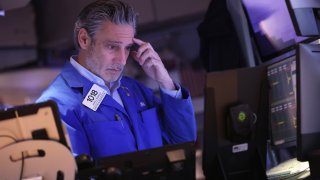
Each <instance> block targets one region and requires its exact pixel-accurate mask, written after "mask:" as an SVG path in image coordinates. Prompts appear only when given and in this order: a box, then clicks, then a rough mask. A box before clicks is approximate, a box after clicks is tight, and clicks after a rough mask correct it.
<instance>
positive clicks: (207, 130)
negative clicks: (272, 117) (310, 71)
mask: <svg viewBox="0 0 320 180" xmlns="http://www.w3.org/2000/svg"><path fill="white" fill-rule="evenodd" d="M267 85H268V84H267V79H266V68H265V66H258V67H253V68H242V69H234V70H228V71H221V72H210V73H207V75H206V84H205V96H204V97H205V104H204V115H205V117H204V135H203V153H202V165H203V172H204V175H205V176H206V179H266V177H265V164H266V144H267V136H268V132H267V130H268V128H266V127H268V113H267V112H268V106H267V105H268V98H267ZM233 107H236V108H237V109H238V110H241V111H242V110H245V109H247V110H248V109H251V110H250V111H251V112H252V113H254V114H255V115H256V117H257V118H256V122H255V123H254V125H253V127H252V126H249V129H250V130H251V133H250V135H249V136H242V135H241V134H242V133H240V135H239V136H237V134H238V133H232V134H233V136H236V137H238V138H234V137H231V136H230V133H228V132H230V129H232V127H230V123H228V122H230V114H233V113H232V112H235V111H232V110H233ZM230 110H231V111H230ZM241 111H238V112H240V113H239V114H238V115H239V116H238V115H236V117H239V118H236V119H239V120H240V121H238V124H241V123H242V122H245V121H243V120H244V119H246V117H247V116H246V115H247V114H248V113H246V111H243V112H241ZM250 111H247V112H250ZM235 127H240V129H243V128H244V127H243V126H241V125H239V126H235ZM239 137H242V138H239Z"/></svg>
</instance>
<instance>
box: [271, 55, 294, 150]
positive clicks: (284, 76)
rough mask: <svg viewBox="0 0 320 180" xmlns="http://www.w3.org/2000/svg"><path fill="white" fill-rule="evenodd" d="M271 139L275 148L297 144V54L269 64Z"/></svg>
mask: <svg viewBox="0 0 320 180" xmlns="http://www.w3.org/2000/svg"><path fill="white" fill-rule="evenodd" d="M267 77H268V82H269V122H270V139H271V144H272V145H273V147H274V148H286V147H291V146H296V127H297V106H296V61H295V56H291V57H288V58H285V59H284V60H281V61H278V62H276V63H274V64H271V65H268V66H267Z"/></svg>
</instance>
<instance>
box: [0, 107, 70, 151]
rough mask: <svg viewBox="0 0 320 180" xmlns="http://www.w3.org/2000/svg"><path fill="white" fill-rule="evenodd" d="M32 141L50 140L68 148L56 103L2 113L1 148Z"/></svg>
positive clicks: (10, 109) (0, 119)
mask: <svg viewBox="0 0 320 180" xmlns="http://www.w3.org/2000/svg"><path fill="white" fill-rule="evenodd" d="M32 139H50V140H55V141H58V142H60V143H62V144H64V145H65V146H67V147H68V144H67V141H66V137H65V134H64V131H63V127H62V124H61V120H60V118H59V114H58V107H57V105H56V104H55V102H54V101H46V102H42V103H36V104H28V105H21V106H16V107H12V108H9V109H6V110H3V111H0V148H2V147H5V146H7V145H10V144H13V143H16V142H20V141H25V140H32Z"/></svg>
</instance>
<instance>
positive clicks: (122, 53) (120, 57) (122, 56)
mask: <svg viewBox="0 0 320 180" xmlns="http://www.w3.org/2000/svg"><path fill="white" fill-rule="evenodd" d="M128 55H129V53H128V52H127V50H125V49H121V50H119V51H117V56H116V61H117V63H119V64H125V63H126V61H127V58H128Z"/></svg>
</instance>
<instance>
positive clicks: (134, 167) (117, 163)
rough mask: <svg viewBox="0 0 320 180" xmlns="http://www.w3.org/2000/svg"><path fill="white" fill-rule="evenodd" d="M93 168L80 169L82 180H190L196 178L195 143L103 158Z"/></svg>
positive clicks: (79, 174)
mask: <svg viewBox="0 0 320 180" xmlns="http://www.w3.org/2000/svg"><path fill="white" fill-rule="evenodd" d="M94 164H95V166H94V167H92V168H84V169H80V170H79V172H78V178H79V179H80V180H82V179H83V180H87V179H141V180H144V179H167V180H176V179H186V180H194V179H195V178H196V177H195V146H194V142H186V143H180V144H172V145H166V146H162V147H159V148H153V149H147V150H142V151H137V152H131V153H125V154H120V155H116V156H110V157H105V158H100V159H97V160H96V161H95V163H94Z"/></svg>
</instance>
